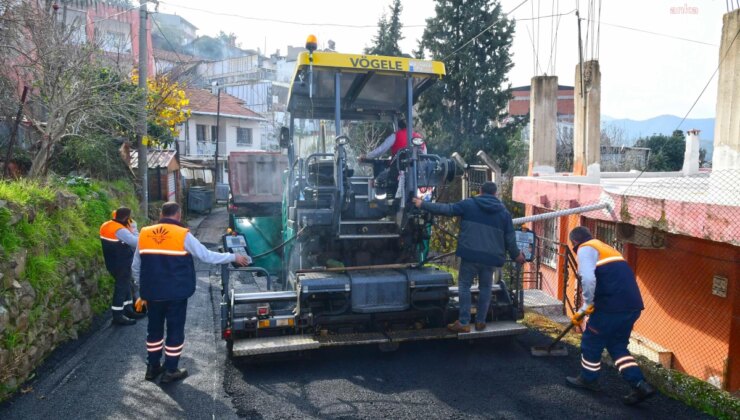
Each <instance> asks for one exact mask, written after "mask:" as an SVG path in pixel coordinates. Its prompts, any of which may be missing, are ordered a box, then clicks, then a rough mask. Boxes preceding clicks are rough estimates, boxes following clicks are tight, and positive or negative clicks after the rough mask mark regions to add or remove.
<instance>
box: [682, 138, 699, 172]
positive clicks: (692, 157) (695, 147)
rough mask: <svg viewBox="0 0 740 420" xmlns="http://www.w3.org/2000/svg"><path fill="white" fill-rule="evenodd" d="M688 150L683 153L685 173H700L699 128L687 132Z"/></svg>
mask: <svg viewBox="0 0 740 420" xmlns="http://www.w3.org/2000/svg"><path fill="white" fill-rule="evenodd" d="M686 134H688V137H686V151H685V152H684V154H683V175H684V176H688V175H696V174H698V173H699V130H696V129H694V130H689V131H687V132H686Z"/></svg>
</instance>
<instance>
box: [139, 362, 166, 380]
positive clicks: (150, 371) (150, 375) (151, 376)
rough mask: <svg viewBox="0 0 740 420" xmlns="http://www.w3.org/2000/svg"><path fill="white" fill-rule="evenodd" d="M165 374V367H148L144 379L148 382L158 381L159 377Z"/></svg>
mask: <svg viewBox="0 0 740 420" xmlns="http://www.w3.org/2000/svg"><path fill="white" fill-rule="evenodd" d="M163 372H164V367H163V366H152V365H147V366H146V375H144V379H146V380H147V381H153V380H155V379H157V376H159V375H161V374H162V373H163Z"/></svg>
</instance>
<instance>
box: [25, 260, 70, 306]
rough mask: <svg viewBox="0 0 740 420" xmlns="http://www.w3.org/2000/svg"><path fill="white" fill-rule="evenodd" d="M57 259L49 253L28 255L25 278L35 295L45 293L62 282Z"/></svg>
mask: <svg viewBox="0 0 740 420" xmlns="http://www.w3.org/2000/svg"><path fill="white" fill-rule="evenodd" d="M58 266H59V260H58V259H57V258H56V257H54V256H49V255H30V256H29V257H28V260H27V261H26V271H25V272H24V276H25V278H26V279H27V280H28V282H29V283H31V286H32V287H33V290H35V291H36V293H37V295H41V296H43V295H46V294H47V293H49V292H50V291H52V290H53V289H55V288H56V287H58V286H60V285H61V283H62V278H61V277H60V276H59V270H58Z"/></svg>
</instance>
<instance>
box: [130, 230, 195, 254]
mask: <svg viewBox="0 0 740 420" xmlns="http://www.w3.org/2000/svg"><path fill="white" fill-rule="evenodd" d="M188 231H189V229H187V228H184V227H181V226H177V225H171V224H159V225H154V226H149V227H146V228H144V229H142V230H141V234H140V235H139V253H140V254H161V255H187V254H188V253H187V251H185V237H186V235H187V234H188Z"/></svg>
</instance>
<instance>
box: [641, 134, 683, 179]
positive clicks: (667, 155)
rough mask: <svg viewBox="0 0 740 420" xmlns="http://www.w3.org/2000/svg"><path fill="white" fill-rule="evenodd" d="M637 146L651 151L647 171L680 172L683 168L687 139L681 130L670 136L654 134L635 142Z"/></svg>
mask: <svg viewBox="0 0 740 420" xmlns="http://www.w3.org/2000/svg"><path fill="white" fill-rule="evenodd" d="M635 146H636V147H647V148H649V149H650V158H649V160H648V166H647V169H646V170H647V171H651V172H663V171H679V170H681V168H682V167H683V155H684V152H685V150H686V137H685V136H684V133H683V131H681V130H675V131H674V132H673V134H671V135H670V136H666V135H664V134H653V135H652V136H650V137H646V138H640V139H638V140H637V142H635Z"/></svg>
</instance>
